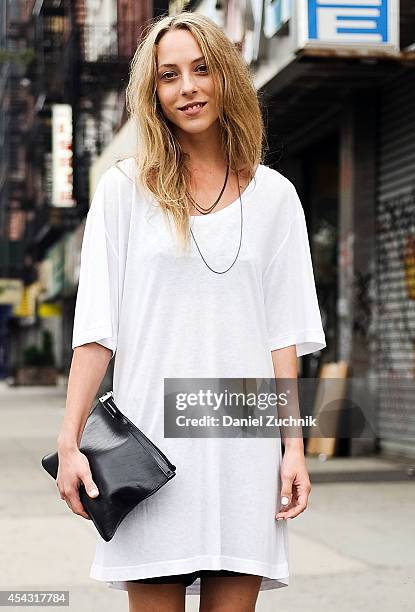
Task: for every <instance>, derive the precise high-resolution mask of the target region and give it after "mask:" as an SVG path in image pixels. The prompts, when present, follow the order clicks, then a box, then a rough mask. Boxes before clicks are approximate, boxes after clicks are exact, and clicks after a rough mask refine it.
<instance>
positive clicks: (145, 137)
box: [126, 11, 265, 249]
mask: <svg viewBox="0 0 415 612" xmlns="http://www.w3.org/2000/svg"><path fill="white" fill-rule="evenodd" d="M172 30H188V31H190V32H191V34H192V35H193V36H194V38H195V40H196V41H197V43H198V44H199V47H200V49H201V51H202V53H203V55H204V57H205V60H206V62H205V63H206V65H207V68H208V71H209V73H210V74H211V75H212V78H213V82H214V86H215V103H216V107H217V109H218V115H219V117H218V119H219V122H220V134H221V142H222V147H223V151H224V152H226V158H227V160H228V164H229V168H230V169H232V170H233V171H234V172H240V171H242V172H246V173H247V176H249V179H250V181H252V180H253V179H254V175H255V169H256V167H257V165H258V164H259V163H262V161H263V155H264V149H263V143H264V141H265V129H264V122H263V118H262V114H261V109H260V104H259V100H258V95H257V92H256V89H255V86H254V84H253V82H252V77H251V73H250V70H249V67H248V66H247V64H246V63H245V61H244V59H243V57H242V55H241V53H240V52H239V50H238V48H237V46H236V45H235V44H234V43H233V42H232V41H231V40H230V39H229V38H228V37H227V36H226V35H225V33H224V32H223V31H222V30H221V29H220V28H219V27H218V26H217V25H216V24H215V23H214V22H213V21H212V20H211V19H209V18H208V17H206V16H205V15H202V14H199V13H192V12H190V11H183V12H181V13H179V14H177V15H174V16H162V17H158V18H156V19H154V20H152V21H151V22H150V24H149V25H148V26H146V28H145V29H144V30H143V33H142V39H141V41H140V43H139V45H138V47H137V50H136V52H135V54H134V56H133V58H132V60H131V63H130V73H129V82H128V85H127V90H126V108H127V112H128V113H129V115H130V117H131V119H133V120H134V122H135V124H136V126H137V148H136V154H135V155H134V158H135V161H136V168H137V179H138V181H139V183H140V184H141V185H142V186H143V187H144V188H145V189H147V190H148V191H150V193H151V194H152V195H153V196H154V198H155V199H156V201H157V202H158V204H159V205H160V206H161V208H162V210H163V213H165V214H166V215H167V216H169V215H170V217H171V218H172V219H173V221H174V223H175V226H176V230H177V235H178V237H179V242H180V245H181V248H182V249H186V247H188V246H189V236H190V232H189V226H190V223H189V211H190V203H191V201H190V198H189V196H188V187H189V186H190V172H189V170H188V168H187V166H186V158H187V157H188V156H187V154H186V153H184V151H183V150H182V148H181V146H180V143H179V142H178V140H177V139H176V137H175V135H174V131H173V128H174V125H173V124H172V123H171V122H170V121H169V120H168V119H167V118H166V117H165V116H164V114H163V112H162V110H161V107H160V103H159V100H158V96H157V92H156V87H157V46H158V43H159V41H160V39H161V38H162V36H163V35H164V34H165V33H166V32H169V31H172Z"/></svg>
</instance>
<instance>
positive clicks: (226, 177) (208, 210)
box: [188, 164, 229, 215]
mask: <svg viewBox="0 0 415 612" xmlns="http://www.w3.org/2000/svg"><path fill="white" fill-rule="evenodd" d="M228 175H229V164H227V166H226V176H225V182H224V183H223V187H222V189H221V192H220V194H219V196H218V198H217V200H216V202H213V204H212V206H209V208H202V207H201V206H200V204H198V203H197V202H196V201H195V200H194V199H193V198H192V196H191V195H190V193H189V194H188V196H189V198H190V199H191V200H192V203H193V206H194V207H195V208H196V210H198V211H199V212H200V213H202V215H208V214H209V213H210V212H212V210H213V209H214V208H215V206H216V205H217V203H218V202H219V200H220V199H221V197H222V194H223V192H224V191H225V187H226V183H227V182H228Z"/></svg>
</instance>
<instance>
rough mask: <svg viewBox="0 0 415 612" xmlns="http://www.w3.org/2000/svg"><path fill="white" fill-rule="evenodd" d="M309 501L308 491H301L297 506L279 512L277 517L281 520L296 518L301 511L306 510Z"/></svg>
mask: <svg viewBox="0 0 415 612" xmlns="http://www.w3.org/2000/svg"><path fill="white" fill-rule="evenodd" d="M307 501H308V495H307V493H305V492H304V493H301V494H300V495H299V496H298V500H297V503H296V504H295V506H293V507H292V508H289V509H287V510H286V511H282V512H278V514H277V515H276V519H277V520H280V519H287V518H294V517H296V516H298V515H299V514H301V512H304V510H305V509H306V508H307Z"/></svg>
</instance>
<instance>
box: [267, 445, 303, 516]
mask: <svg viewBox="0 0 415 612" xmlns="http://www.w3.org/2000/svg"><path fill="white" fill-rule="evenodd" d="M281 484H282V486H281V499H280V502H281V505H280V511H279V512H278V513H277V514H276V516H275V518H276V519H277V520H282V519H289V518H290V519H291V518H294V517H296V516H298V515H299V514H301V512H304V510H305V509H306V508H307V501H308V496H309V494H310V491H311V483H310V478H309V475H308V471H307V466H306V463H305V457H304V450H303V449H301V450H300V449H298V450H297V449H295V448H294V449H289V448H288V449H287V448H285V452H284V455H283V457H282V462H281ZM284 498H285V499H284ZM284 501H286V502H287V503H286V504H284V503H283V502H284Z"/></svg>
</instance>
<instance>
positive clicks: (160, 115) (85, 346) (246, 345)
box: [58, 12, 325, 612]
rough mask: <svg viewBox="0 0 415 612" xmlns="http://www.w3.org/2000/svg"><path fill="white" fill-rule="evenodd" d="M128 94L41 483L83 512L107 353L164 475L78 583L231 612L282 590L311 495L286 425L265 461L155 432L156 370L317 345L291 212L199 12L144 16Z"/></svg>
mask: <svg viewBox="0 0 415 612" xmlns="http://www.w3.org/2000/svg"><path fill="white" fill-rule="evenodd" d="M127 102H128V110H129V111H130V113H131V115H132V117H133V118H134V119H135V121H136V124H137V127H138V145H137V155H136V156H134V157H131V158H127V159H124V160H122V161H120V162H119V163H117V164H114V165H113V166H111V167H110V168H109V169H108V170H107V171H106V172H105V173H104V175H103V176H102V178H101V179H100V181H99V184H98V186H97V189H96V192H95V195H94V198H93V201H92V204H91V208H90V211H89V213H88V217H87V222H86V227H85V234H84V240H83V246H82V258H81V271H80V280H79V287H78V296H77V304H76V311H75V321H74V333H73V348H74V354H73V360H72V365H71V370H70V376H69V384H68V393H67V408H66V412H65V417H64V422H63V425H62V429H61V432H60V434H59V437H58V448H59V454H60V457H59V458H60V463H59V465H60V473H59V475H58V487H59V490H60V493H61V497H62V499H65V500H66V501H67V503H68V505H69V506H70V508H71V509H72V511H73V512H74V513H76V514H79V515H80V516H83V517H84V518H88V515H87V514H86V512H85V510H84V508H83V507H82V505H81V503H80V500H79V496H78V492H77V488H78V486H79V482H80V481H82V482H83V483H84V484H85V487H86V490H87V491H88V493H89V494H90V495H91V496H93V495H94V494H93V491H92V490H93V489H94V488H95V485H94V482H93V480H92V477H91V473H90V470H89V465H88V460H87V459H86V457H85V456H84V455H83V454H82V453H81V452H80V451H79V442H80V437H81V433H82V430H83V426H84V424H85V421H86V419H87V416H88V413H89V409H90V407H91V404H92V402H93V400H94V397H95V394H96V392H97V390H98V388H99V385H100V383H101V381H102V379H103V376H104V374H105V371H106V369H107V366H108V363H109V360H110V359H111V357H113V356H114V355H115V354H116V360H115V367H114V398H115V401H116V403H117V405H118V406H119V408H120V410H121V411H122V412H124V413H125V414H127V416H128V417H129V418H130V419H131V420H133V421H134V422H135V423H136V424H137V425H138V426H139V427H140V428H141V429H143V431H144V432H145V433H146V434H147V435H148V436H149V437H150V438H151V439H152V440H153V441H154V442H155V443H156V444H158V445H159V446H160V448H162V450H163V451H164V452H165V453H166V455H167V456H168V457H169V458H170V459H171V460H172V461H173V463H174V464H175V465H176V466H177V474H176V476H175V478H174V479H173V480H172V481H171V482H169V483H168V484H167V485H166V486H165V487H163V488H162V489H160V490H159V491H158V492H157V493H156V494H155V495H153V496H152V497H150V498H148V499H146V500H144V501H143V502H142V503H141V504H139V505H138V506H137V507H136V508H135V509H134V510H133V511H132V512H131V513H130V514H129V515H128V516H127V517H126V518H125V519H124V521H123V522H122V523H121V525H120V526H119V528H118V530H117V532H116V534H115V536H114V538H113V539H112V540H111V541H110V542H104V541H103V540H102V539H101V537H100V536H99V535H98V536H97V548H96V555H95V559H94V562H93V565H92V568H91V574H90V575H91V577H93V578H96V579H97V580H102V581H106V582H107V584H108V585H109V586H111V587H113V588H119V589H123V590H127V591H128V595H129V604H130V612H138V611H144V610H145V611H150V610H163V611H165V612H176V611H179V610H180V611H182V610H184V605H185V604H184V602H185V593H186V587H188V593H200V611H201V612H207V610H209V611H211V612H212V611H215V610H221V611H222V612H223V611H224V610H225V609H226V611H227V612H231V611H235V612H245V611H246V612H247V611H251V610H254V609H255V604H256V600H257V597H258V593H259V591H260V590H263V589H269V588H278V587H282V586H286V585H287V584H288V542H287V524H286V519H288V518H293V517H295V516H298V514H300V513H301V512H302V511H303V510H304V509H305V508H306V505H307V498H308V494H309V492H310V481H309V477H308V474H307V469H306V465H305V460H304V448H303V441H302V438H301V437H297V438H294V437H289V436H287V437H285V440H284V442H285V453H284V458H283V459H282V452H281V441H280V438H279V437H277V436H274V437H268V438H264V437H262V438H252V437H251V438H247V437H244V438H240V437H239V438H238V439H236V436H234V437H233V438H232V437H229V438H226V439H225V438H223V437H222V438H220V437H217V436H216V437H188V438H184V437H182V438H177V437H176V438H173V437H164V421H163V419H164V407H165V406H164V397H163V393H164V381H165V379H170V378H187V379H194V378H213V379H214V378H219V377H220V378H221V379H222V378H234V377H235V378H239V377H242V378H245V377H246V378H257V377H267V378H272V377H274V376H276V374H278V377H283V378H295V377H296V376H297V357H298V356H301V355H305V354H307V353H310V352H313V351H316V350H319V349H322V348H324V346H325V336H324V332H323V329H322V324H321V318H320V312H319V307H318V302H317V296H316V290H315V285H314V277H313V270H312V262H311V257H310V250H309V245H308V237H307V230H306V225H305V219H304V213H303V209H302V206H301V203H300V201H299V198H298V195H297V192H296V190H295V188H294V187H293V185H292V184H291V183H290V181H288V179H286V178H285V177H283V176H282V175H281V174H280V173H279V172H277V171H276V170H273V169H271V168H268V167H266V166H264V165H263V164H261V160H262V154H263V152H262V141H263V135H264V129H263V123H262V118H261V113H260V108H259V104H258V99H257V95H256V91H255V88H254V86H253V84H252V82H251V79H250V75H249V71H248V69H247V67H246V65H245V63H244V61H243V59H242V58H241V56H240V54H239V52H238V50H237V49H236V47H235V46H234V45H233V43H232V42H231V41H230V40H229V39H228V38H227V37H226V36H225V35H224V33H223V32H222V31H221V30H220V29H219V28H218V27H217V26H216V25H215V24H214V23H213V22H212V21H210V20H209V19H208V18H206V17H204V16H202V15H199V14H196V13H187V12H183V13H181V14H179V15H177V16H175V17H163V18H161V19H158V20H156V21H155V22H154V23H152V24H151V27H150V28H149V30H148V31H147V32H146V34H145V37H144V38H143V40H142V42H141V43H140V45H139V47H138V49H137V51H136V54H135V56H134V58H133V61H132V65H131V75H130V81H129V84H128V88H127ZM197 102H200V103H202V105H201V107H200V108H195V109H193V110H187V111H185V110H183V107H184V106H186V105H187V106H188V105H191V104H195V103H197ZM190 236H191V239H190ZM98 494H99V492H98Z"/></svg>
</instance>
